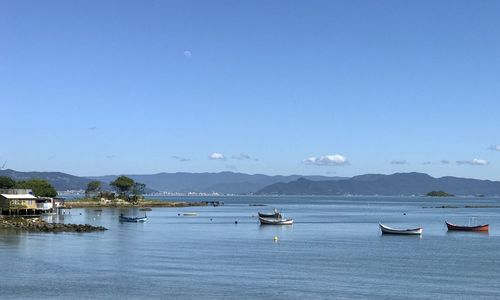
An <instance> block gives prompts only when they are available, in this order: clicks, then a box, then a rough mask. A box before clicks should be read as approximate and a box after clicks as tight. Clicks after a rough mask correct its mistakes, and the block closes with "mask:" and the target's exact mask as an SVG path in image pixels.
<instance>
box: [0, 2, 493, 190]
mask: <svg viewBox="0 0 500 300" xmlns="http://www.w3.org/2000/svg"><path fill="white" fill-rule="evenodd" d="M0 104H1V105H0V109H1V112H2V113H1V120H2V128H3V130H2V138H1V140H2V143H1V146H0V161H1V163H0V166H1V165H2V164H3V162H4V161H7V164H6V166H5V167H6V168H12V169H15V170H21V171H30V170H37V171H63V172H68V173H71V174H75V175H102V174H117V173H127V174H132V173H155V172H163V171H164V172H176V171H187V172H206V171H209V172H213V171H224V170H231V171H239V172H245V173H264V174H292V173H293V174H319V175H338V176H352V175H357V174H364V173H393V172H407V171H418V172H426V173H429V174H431V175H433V176H445V175H453V176H465V177H473V178H485V179H494V180H500V172H499V166H500V151H498V150H500V147H498V149H497V150H495V149H494V148H495V146H497V145H500V135H499V132H500V2H499V1H455V0H454V1H396V0H394V1H276V0H272V1H271V0H269V1H230V0H228V1H204V0H203V1H185V0H184V1H121V0H120V1H105V0H95V1H90V0H86V1H83V0H81V1H67V0H60V1H36V0H33V1H23V0H16V1H4V0H1V1H0ZM328 155H330V156H328ZM210 156H212V158H213V159H210V158H209V157H210ZM221 157H222V159H221ZM443 160H444V161H446V162H448V163H445V162H442V161H443Z"/></svg>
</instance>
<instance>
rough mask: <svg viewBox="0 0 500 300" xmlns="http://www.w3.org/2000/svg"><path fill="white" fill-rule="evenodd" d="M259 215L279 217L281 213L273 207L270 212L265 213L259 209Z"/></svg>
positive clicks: (262, 216)
mask: <svg viewBox="0 0 500 300" xmlns="http://www.w3.org/2000/svg"><path fill="white" fill-rule="evenodd" d="M259 217H261V218H275V219H281V213H280V212H279V211H278V210H277V209H275V210H274V211H273V212H272V213H265V212H260V211H259Z"/></svg>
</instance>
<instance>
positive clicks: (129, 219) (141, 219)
mask: <svg viewBox="0 0 500 300" xmlns="http://www.w3.org/2000/svg"><path fill="white" fill-rule="evenodd" d="M119 219H120V222H132V223H139V222H146V221H147V220H148V217H147V216H146V215H144V217H125V216H124V215H123V214H122V215H120V217H119Z"/></svg>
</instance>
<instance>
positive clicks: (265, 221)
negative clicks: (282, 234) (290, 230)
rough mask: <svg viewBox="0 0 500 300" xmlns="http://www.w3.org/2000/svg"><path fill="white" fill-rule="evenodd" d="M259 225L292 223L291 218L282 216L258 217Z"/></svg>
mask: <svg viewBox="0 0 500 300" xmlns="http://www.w3.org/2000/svg"><path fill="white" fill-rule="evenodd" d="M259 221H260V224H261V225H292V224H293V219H283V218H278V219H276V218H263V217H259Z"/></svg>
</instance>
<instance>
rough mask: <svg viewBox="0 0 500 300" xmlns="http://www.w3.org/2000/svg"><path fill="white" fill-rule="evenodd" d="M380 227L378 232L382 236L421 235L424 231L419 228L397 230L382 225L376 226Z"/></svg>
mask: <svg viewBox="0 0 500 300" xmlns="http://www.w3.org/2000/svg"><path fill="white" fill-rule="evenodd" d="M378 225H379V226H380V230H381V231H382V233H383V234H406V235H421V234H422V231H423V230H424V229H423V228H421V227H418V228H411V229H399V228H391V227H388V226H385V225H383V224H380V223H379V224H378Z"/></svg>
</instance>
